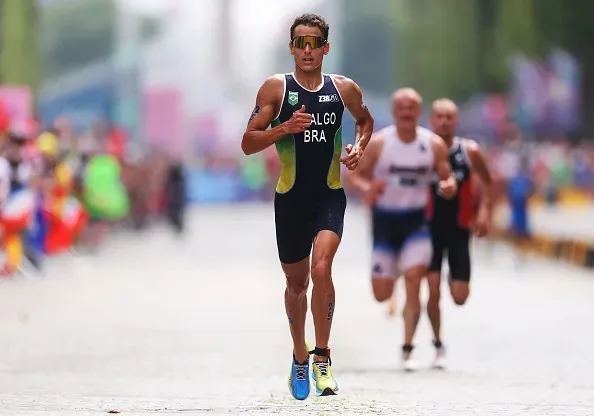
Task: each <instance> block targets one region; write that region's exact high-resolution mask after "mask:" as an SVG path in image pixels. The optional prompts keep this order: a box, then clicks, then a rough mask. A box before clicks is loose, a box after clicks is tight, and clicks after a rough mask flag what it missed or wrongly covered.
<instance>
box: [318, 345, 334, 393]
mask: <svg viewBox="0 0 594 416" xmlns="http://www.w3.org/2000/svg"><path fill="white" fill-rule="evenodd" d="M311 353H312V354H315V355H317V356H319V357H328V362H323V361H314V362H313V364H312V378H313V381H314V384H315V386H316V394H317V395H318V396H334V395H335V394H336V393H338V383H337V382H336V380H335V379H334V376H333V375H332V369H331V366H332V360H331V359H330V349H329V348H327V349H320V348H317V347H316V348H315V349H314V350H313V351H312V352H311Z"/></svg>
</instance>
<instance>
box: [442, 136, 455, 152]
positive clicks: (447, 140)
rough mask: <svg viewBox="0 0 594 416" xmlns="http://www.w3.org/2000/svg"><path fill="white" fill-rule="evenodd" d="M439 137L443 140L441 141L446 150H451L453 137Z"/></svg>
mask: <svg viewBox="0 0 594 416" xmlns="http://www.w3.org/2000/svg"><path fill="white" fill-rule="evenodd" d="M439 137H441V138H442V139H443V141H444V142H445V144H446V146H447V147H448V149H451V148H452V146H453V145H454V136H442V135H439Z"/></svg>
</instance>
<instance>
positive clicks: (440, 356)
mask: <svg viewBox="0 0 594 416" xmlns="http://www.w3.org/2000/svg"><path fill="white" fill-rule="evenodd" d="M433 346H434V347H435V359H434V360H433V368H434V369H436V370H445V368H446V357H445V347H444V346H443V344H442V343H441V341H433Z"/></svg>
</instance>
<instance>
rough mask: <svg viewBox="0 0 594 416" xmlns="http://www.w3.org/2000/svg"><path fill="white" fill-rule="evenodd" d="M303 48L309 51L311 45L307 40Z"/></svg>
mask: <svg viewBox="0 0 594 416" xmlns="http://www.w3.org/2000/svg"><path fill="white" fill-rule="evenodd" d="M304 50H305V52H308V53H311V50H312V47H311V45H310V44H309V42H307V43H306V44H305V49H304Z"/></svg>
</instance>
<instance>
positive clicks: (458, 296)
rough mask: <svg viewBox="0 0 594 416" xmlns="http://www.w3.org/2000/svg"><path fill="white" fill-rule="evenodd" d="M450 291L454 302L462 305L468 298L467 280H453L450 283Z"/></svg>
mask: <svg viewBox="0 0 594 416" xmlns="http://www.w3.org/2000/svg"><path fill="white" fill-rule="evenodd" d="M450 293H451V294H452V300H453V301H454V303H455V304H456V305H458V306H462V305H464V304H465V303H466V301H467V300H468V296H469V295H470V286H469V285H468V282H463V281H455V280H454V281H452V282H451V283H450Z"/></svg>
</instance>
